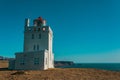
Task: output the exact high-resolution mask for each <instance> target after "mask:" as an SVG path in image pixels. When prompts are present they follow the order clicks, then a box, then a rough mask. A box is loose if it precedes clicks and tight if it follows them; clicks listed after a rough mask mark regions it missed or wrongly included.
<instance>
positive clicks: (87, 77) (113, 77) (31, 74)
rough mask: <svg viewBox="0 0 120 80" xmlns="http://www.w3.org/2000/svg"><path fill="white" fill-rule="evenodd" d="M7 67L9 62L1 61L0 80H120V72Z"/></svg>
mask: <svg viewBox="0 0 120 80" xmlns="http://www.w3.org/2000/svg"><path fill="white" fill-rule="evenodd" d="M7 66H8V62H7V61H0V80H120V72H114V71H106V70H97V69H85V68H67V69H62V68H54V69H49V70H44V71H39V70H37V71H33V70H29V71H15V70H13V71H12V70H8V69H7Z"/></svg>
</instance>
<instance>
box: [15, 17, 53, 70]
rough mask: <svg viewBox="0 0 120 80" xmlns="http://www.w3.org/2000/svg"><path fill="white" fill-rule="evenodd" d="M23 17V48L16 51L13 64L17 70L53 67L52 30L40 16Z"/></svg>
mask: <svg viewBox="0 0 120 80" xmlns="http://www.w3.org/2000/svg"><path fill="white" fill-rule="evenodd" d="M29 23H30V20H29V19H25V26H24V50H23V52H19V53H16V59H15V61H14V62H15V66H14V68H15V69H17V70H45V69H48V68H54V55H53V52H52V42H53V32H52V30H51V28H50V26H47V25H46V21H45V20H43V19H42V18H41V17H38V18H37V19H35V20H33V26H30V25H29Z"/></svg>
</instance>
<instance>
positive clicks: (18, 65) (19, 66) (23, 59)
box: [15, 51, 48, 70]
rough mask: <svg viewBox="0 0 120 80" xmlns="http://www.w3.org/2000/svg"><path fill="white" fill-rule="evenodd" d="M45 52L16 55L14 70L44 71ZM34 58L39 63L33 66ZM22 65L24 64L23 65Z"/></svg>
mask: <svg viewBox="0 0 120 80" xmlns="http://www.w3.org/2000/svg"><path fill="white" fill-rule="evenodd" d="M47 55H48V53H47V51H36V52H24V53H16V61H15V69H16V70H45V69H48V67H47V65H45V57H47ZM35 58H38V59H39V63H38V64H35ZM23 63H24V64H23Z"/></svg>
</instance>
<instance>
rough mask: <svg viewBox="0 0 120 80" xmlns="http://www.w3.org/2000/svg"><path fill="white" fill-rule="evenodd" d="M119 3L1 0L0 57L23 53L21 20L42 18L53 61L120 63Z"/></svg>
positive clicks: (111, 0)
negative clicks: (50, 39)
mask: <svg viewBox="0 0 120 80" xmlns="http://www.w3.org/2000/svg"><path fill="white" fill-rule="evenodd" d="M119 4H120V1H119V0H0V22H1V23H0V55H1V56H6V57H14V53H15V52H21V51H23V31H24V30H23V28H24V19H25V18H30V19H31V25H32V20H33V19H35V18H37V17H39V16H42V17H43V18H44V19H46V20H47V24H48V25H50V26H51V28H52V29H53V32H54V44H53V48H54V49H53V51H54V54H55V60H70V61H74V62H105V63H106V62H120V5H119Z"/></svg>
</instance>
